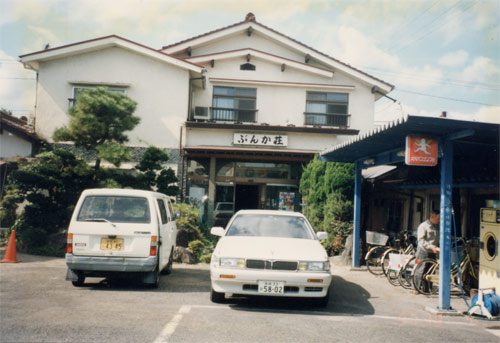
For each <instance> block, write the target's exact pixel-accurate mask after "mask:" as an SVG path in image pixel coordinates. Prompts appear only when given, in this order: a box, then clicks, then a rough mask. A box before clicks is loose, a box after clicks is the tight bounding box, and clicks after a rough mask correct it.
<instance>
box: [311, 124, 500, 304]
mask: <svg viewBox="0 0 500 343" xmlns="http://www.w3.org/2000/svg"><path fill="white" fill-rule="evenodd" d="M499 131H500V125H499V124H493V123H482V122H472V121H464V120H454V119H448V118H433V117H419V116H409V115H408V116H405V117H403V118H400V119H397V120H395V121H393V122H390V123H389V124H387V125H384V126H382V127H379V128H376V129H374V130H372V131H369V132H367V133H365V134H361V135H358V136H356V137H354V138H353V139H351V140H349V141H347V142H345V143H342V144H339V145H336V146H334V147H332V148H330V149H327V150H325V151H323V152H322V153H321V154H320V161H332V162H351V163H354V164H355V175H354V232H353V250H352V251H353V253H352V255H353V260H352V266H353V267H359V254H360V231H361V228H360V227H361V200H362V199H361V170H362V169H364V168H367V167H373V166H379V165H384V164H395V163H400V162H403V161H404V159H405V154H404V150H405V143H406V136H408V135H421V136H427V137H434V138H436V139H438V146H439V151H438V156H439V158H440V159H441V184H440V192H441V201H440V204H441V205H440V213H441V216H440V218H441V219H440V228H441V229H440V237H439V244H440V247H441V252H440V254H439V263H440V271H441V272H440V274H439V284H440V287H439V304H438V308H439V309H440V310H449V309H451V307H450V287H451V282H450V281H451V279H450V276H451V235H452V233H451V231H452V221H453V218H452V213H453V207H452V192H453V155H454V143H455V142H461V143H466V144H467V146H472V148H473V149H481V148H483V149H496V151H497V152H498V151H499V146H500V139H499ZM478 147H479V148H478ZM497 155H498V154H497ZM496 163H498V161H496Z"/></svg>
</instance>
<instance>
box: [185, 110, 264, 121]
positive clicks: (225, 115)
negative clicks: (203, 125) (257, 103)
mask: <svg viewBox="0 0 500 343" xmlns="http://www.w3.org/2000/svg"><path fill="white" fill-rule="evenodd" d="M205 109H207V108H206V107H205ZM209 109H210V115H205V116H200V115H196V114H195V116H194V119H195V120H200V119H201V120H203V121H219V122H220V121H222V122H232V123H256V122H257V111H258V110H249V109H237V108H223V107H210V108H209ZM198 111H199V110H198V109H197V110H196V112H198ZM207 114H208V113H207Z"/></svg>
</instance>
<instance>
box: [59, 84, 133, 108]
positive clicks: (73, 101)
mask: <svg viewBox="0 0 500 343" xmlns="http://www.w3.org/2000/svg"><path fill="white" fill-rule="evenodd" d="M101 87H102V86H101ZM95 88H97V87H93V86H75V87H73V97H72V98H69V99H68V100H69V105H70V107H72V106H75V105H76V101H77V98H78V95H79V94H81V93H82V92H84V91H86V90H89V89H95ZM107 91H108V92H118V93H122V94H126V93H127V92H126V90H125V89H124V88H113V87H107Z"/></svg>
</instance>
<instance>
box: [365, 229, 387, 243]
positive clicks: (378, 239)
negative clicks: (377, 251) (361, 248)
mask: <svg viewBox="0 0 500 343" xmlns="http://www.w3.org/2000/svg"><path fill="white" fill-rule="evenodd" d="M388 239H389V236H388V235H385V234H383V233H380V232H375V231H366V243H368V244H371V245H385V244H386V243H387V240H388Z"/></svg>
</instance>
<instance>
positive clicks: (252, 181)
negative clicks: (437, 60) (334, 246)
mask: <svg viewBox="0 0 500 343" xmlns="http://www.w3.org/2000/svg"><path fill="white" fill-rule="evenodd" d="M21 61H22V62H23V63H24V64H25V65H26V66H29V67H31V68H33V69H35V70H36V71H37V73H38V93H37V111H36V123H37V125H36V130H37V132H39V133H40V134H43V135H44V136H46V137H50V136H51V135H52V133H53V131H54V130H55V128H57V127H59V126H62V125H64V124H65V123H67V121H68V116H67V111H68V108H69V107H70V106H71V105H72V101H74V99H75V94H76V93H77V92H78V91H79V90H80V89H81V88H85V87H94V86H97V85H104V86H107V87H109V88H110V89H111V90H115V91H122V92H126V94H127V95H128V96H130V97H131V98H133V99H134V100H135V101H137V102H138V104H139V105H138V108H137V111H136V115H138V116H140V117H141V123H140V124H139V126H138V127H137V128H136V129H134V130H133V131H132V132H131V133H130V134H129V137H130V138H131V141H130V144H131V145H135V146H141V145H144V144H154V145H156V146H159V147H163V148H167V149H169V150H171V151H172V150H177V149H181V150H182V151H181V154H180V157H181V163H180V168H179V177H180V183H181V189H182V192H183V194H182V198H186V197H189V198H195V199H197V200H199V201H201V202H204V201H207V202H206V203H207V205H208V206H207V207H206V208H207V209H208V213H207V215H208V217H209V221H210V220H211V219H210V218H211V216H212V211H213V208H214V206H215V204H216V203H217V202H232V203H233V204H234V205H235V209H236V210H238V209H240V208H270V209H274V208H280V202H281V207H283V206H285V205H284V202H285V199H286V200H287V201H288V204H287V208H290V207H294V208H295V209H300V206H299V203H300V199H299V196H298V185H299V180H300V176H301V173H302V165H303V164H304V163H307V162H308V161H310V160H311V159H312V158H313V156H314V154H315V153H317V152H319V151H321V150H323V149H326V148H327V147H329V146H332V145H335V144H338V143H340V142H342V141H344V140H346V139H347V138H349V137H350V136H352V135H356V134H358V133H359V132H360V131H368V130H369V129H371V128H372V126H373V118H374V106H375V101H376V100H378V99H379V98H380V97H381V96H384V95H386V94H387V93H389V92H390V91H391V90H392V89H393V86H392V85H390V84H388V83H386V82H384V81H382V80H379V79H377V78H375V77H373V76H370V75H368V74H366V73H364V72H362V71H360V70H358V69H355V68H353V67H351V66H349V65H347V64H345V63H342V62H340V61H338V60H336V59H334V58H332V57H330V56H328V55H325V54H323V53H321V52H319V51H317V50H315V49H313V48H311V47H308V46H306V45H304V44H302V43H300V42H298V41H296V40H294V39H292V38H290V37H288V36H285V35H283V34H282V33H279V32H277V31H275V30H273V29H271V28H269V27H266V26H264V25H262V24H260V23H258V22H257V21H256V20H255V17H254V16H253V14H251V13H249V14H248V15H247V16H246V18H245V20H244V21H242V22H239V23H236V24H234V25H231V26H227V27H224V28H222V29H219V30H216V31H212V32H209V33H206V34H202V35H200V36H196V37H194V38H190V39H187V40H184V41H182V42H179V43H176V44H172V45H168V46H165V47H163V48H162V49H161V50H158V51H157V50H153V49H150V48H147V47H144V46H142V45H140V44H137V43H133V42H130V41H128V40H125V39H123V38H120V37H117V36H109V37H104V38H99V39H94V40H91V41H85V42H81V43H75V44H71V45H66V46H63V47H60V48H54V49H48V50H44V51H40V52H35V53H32V54H28V55H23V56H21Z"/></svg>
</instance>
